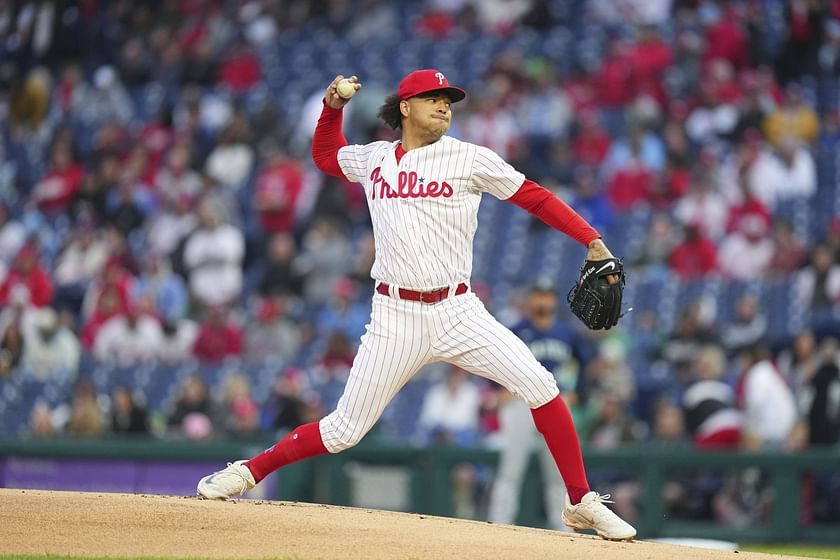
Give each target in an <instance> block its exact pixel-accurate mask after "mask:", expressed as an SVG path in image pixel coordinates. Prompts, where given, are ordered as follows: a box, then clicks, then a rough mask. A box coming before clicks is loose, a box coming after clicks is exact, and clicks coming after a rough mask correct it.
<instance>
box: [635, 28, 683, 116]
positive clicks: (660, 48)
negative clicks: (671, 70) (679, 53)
mask: <svg viewBox="0 0 840 560" xmlns="http://www.w3.org/2000/svg"><path fill="white" fill-rule="evenodd" d="M630 60H632V68H633V71H634V73H635V82H636V87H637V88H638V90H639V92H644V93H646V94H648V95H650V96H651V97H653V98H654V99H656V100H657V101H658V102H659V104H660V105H664V102H665V97H666V96H665V90H664V89H663V87H662V84H663V80H662V76H663V74H664V72H665V69H666V68H668V67H669V66H670V65H671V63H672V62H673V61H674V54H673V53H672V52H671V47H670V46H669V45H668V44H667V43H666V42H665V41H663V40H662V38H661V37H659V34H658V33H657V30H656V27H655V26H653V25H644V26H642V27H641V28H640V29H639V38H638V40H637V42H636V44H635V45H634V46H633V48H632V49H631V50H630Z"/></svg>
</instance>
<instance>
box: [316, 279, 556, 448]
mask: <svg viewBox="0 0 840 560" xmlns="http://www.w3.org/2000/svg"><path fill="white" fill-rule="evenodd" d="M366 328H367V332H365V334H364V335H363V336H362V340H361V344H360V346H359V351H358V352H357V354H356V357H355V359H354V360H353V367H352V368H351V369H350V376H349V377H348V379H347V384H346V385H345V387H344V394H343V395H342V396H341V398H340V399H339V401H338V405H337V406H336V409H335V410H334V411H333V412H331V413H330V414H328V415H327V416H325V417H324V418H323V419H321V421H320V423H319V428H320V431H321V439H322V440H323V442H324V446H325V447H326V448H327V450H328V451H329V452H330V453H338V452H339V451H343V450H344V449H348V448H350V447H353V446H354V445H356V444H357V443H359V441H361V439H362V438H363V437H364V435H365V434H366V433H368V431H369V430H370V429H371V428H372V427H373V425H374V424H375V423H376V421H377V420H378V419H379V417H380V416H381V415H382V411H383V410H385V407H386V406H387V405H388V403H389V402H391V399H393V398H394V395H396V394H397V392H398V391H399V390H400V389H401V388H402V387H403V385H405V384H406V383H407V382H408V381H409V380H410V379H411V377H412V376H413V375H414V374H415V373H417V371H418V370H419V369H420V368H421V367H423V366H424V365H426V364H429V363H431V362H436V361H444V362H449V363H451V364H455V365H457V366H458V367H460V368H462V369H464V370H466V371H469V372H471V373H474V374H476V375H480V376H481V377H486V378H487V379H491V380H493V381H495V382H497V383H499V384H500V385H502V386H504V387H505V388H506V389H508V390H509V391H510V392H511V393H513V394H514V395H517V396H519V397H521V398H522V399H524V400H525V402H526V403H527V404H528V406H529V407H530V408H537V407H539V406H542V405H544V404H546V403H547V402H549V401H551V400H552V399H553V398H555V397H556V396H557V395H558V394H559V390H558V389H557V383H556V382H555V380H554V376H552V375H551V373H549V372H548V371H547V370H546V369H545V368H544V367H543V366H542V365H541V364H540V363H539V362H538V361H537V359H536V358H534V356H533V354H531V351H530V350H529V349H528V347H527V346H526V345H525V343H524V342H522V341H521V340H519V338H518V337H517V336H516V335H514V334H513V333H512V332H510V330H508V329H507V328H506V327H505V326H504V325H502V324H501V323H499V322H498V321H497V320H496V319H495V318H494V317H493V316H492V315H490V313H489V312H488V311H487V310H486V309H485V308H484V304H483V303H482V302H481V300H480V299H478V296H476V295H475V294H474V293H473V292H471V291H468V292H467V293H465V294H462V295H459V296H451V297H449V298H447V299H445V300H443V301H441V302H438V303H435V304H426V303H421V302H417V301H408V300H402V299H398V298H394V297H389V296H385V295H382V294H378V293H377V294H375V295H374V296H373V307H372V311H371V319H370V323H369V324H368V325H367V327H366Z"/></svg>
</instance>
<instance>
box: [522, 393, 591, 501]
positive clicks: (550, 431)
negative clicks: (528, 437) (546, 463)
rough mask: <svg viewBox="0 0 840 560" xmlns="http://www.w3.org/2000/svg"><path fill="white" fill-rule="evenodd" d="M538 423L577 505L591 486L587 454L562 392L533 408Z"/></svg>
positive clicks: (570, 496)
mask: <svg viewBox="0 0 840 560" xmlns="http://www.w3.org/2000/svg"><path fill="white" fill-rule="evenodd" d="M531 415H532V416H533V417H534V424H535V425H536V426H537V430H539V432H540V433H541V434H542V435H543V438H545V443H546V445H548V450H549V451H551V455H552V457H554V462H555V463H557V468H558V469H559V470H560V475H561V476H562V477H563V482H565V483H566V490H567V491H568V492H569V500H571V502H572V503H573V504H577V503H579V502H580V500H581V498H583V496H584V495H586V494H587V493H588V492H589V491H590V489H589V482H587V481H586V471H585V470H584V468H583V455H581V452H580V442H579V441H578V437H577V432H576V431H575V424H574V422H572V415H571V414H570V413H569V408H568V407H567V406H566V403H565V402H564V401H563V399H562V398H561V397H560V396H559V395H558V396H557V397H555V398H554V399H553V400H551V401H549V402H548V403H546V404H544V405H542V406H541V407H539V408H533V409H531Z"/></svg>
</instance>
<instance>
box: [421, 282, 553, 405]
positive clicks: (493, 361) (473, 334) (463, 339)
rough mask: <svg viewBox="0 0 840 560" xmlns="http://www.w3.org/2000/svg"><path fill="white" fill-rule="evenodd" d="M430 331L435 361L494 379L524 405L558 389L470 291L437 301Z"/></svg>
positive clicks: (542, 400) (538, 401)
mask: <svg viewBox="0 0 840 560" xmlns="http://www.w3.org/2000/svg"><path fill="white" fill-rule="evenodd" d="M435 331H436V332H435V336H434V337H433V339H434V341H435V342H434V345H433V348H434V350H435V357H436V358H437V359H439V360H443V361H446V362H449V363H452V364H455V365H457V366H458V367H460V368H462V369H465V370H466V371H469V372H471V373H474V374H476V375H479V376H481V377H485V378H487V379H491V380H493V381H495V382H496V383H498V384H500V385H502V386H503V387H505V388H506V389H508V390H509V391H510V392H511V393H513V394H514V395H516V396H518V397H521V398H522V399H524V400H525V402H526V403H528V406H529V407H530V408H536V407H538V406H542V405H544V404H545V403H547V402H549V401H550V400H552V399H553V398H554V397H556V396H557V395H558V394H559V393H560V391H559V389H558V388H557V382H556V381H555V380H554V376H553V375H551V373H550V372H549V371H548V370H547V369H545V367H543V365H542V364H540V363H539V362H538V361H537V359H536V358H534V355H533V354H532V353H531V351H530V350H529V349H528V346H526V345H525V343H524V342H522V341H521V340H520V339H519V338H518V337H517V336H516V335H515V334H513V333H512V332H510V330H509V329H508V328H507V327H505V326H504V325H502V324H501V323H499V322H498V321H497V320H496V319H495V318H494V317H493V316H492V315H490V312H488V311H487V309H485V307H484V304H483V303H481V300H480V299H478V296H476V295H475V294H474V293H472V292H468V293H466V294H464V295H463V296H459V297H455V298H449V299H447V300H445V301H443V302H441V304H440V309H439V312H438V313H437V318H436V321H435Z"/></svg>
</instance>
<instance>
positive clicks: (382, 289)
mask: <svg viewBox="0 0 840 560" xmlns="http://www.w3.org/2000/svg"><path fill="white" fill-rule="evenodd" d="M389 288H390V286H389V285H388V284H386V283H384V282H380V283H379V285H378V286H376V291H377V292H379V293H380V294H382V295H383V296H390V295H391V292H390V290H389ZM397 293H398V294H399V295H400V299H408V300H411V301H419V302H422V303H437V302H439V301H441V300H444V299H446V298H448V297H449V288H440V289H438V290H432V291H431V292H415V291H414V290H406V289H404V288H400V289H398V290H397ZM465 293H467V285H466V284H464V283H463V282H462V283H461V284H458V287H457V288H455V295H456V296H460V295H461V294H465Z"/></svg>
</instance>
